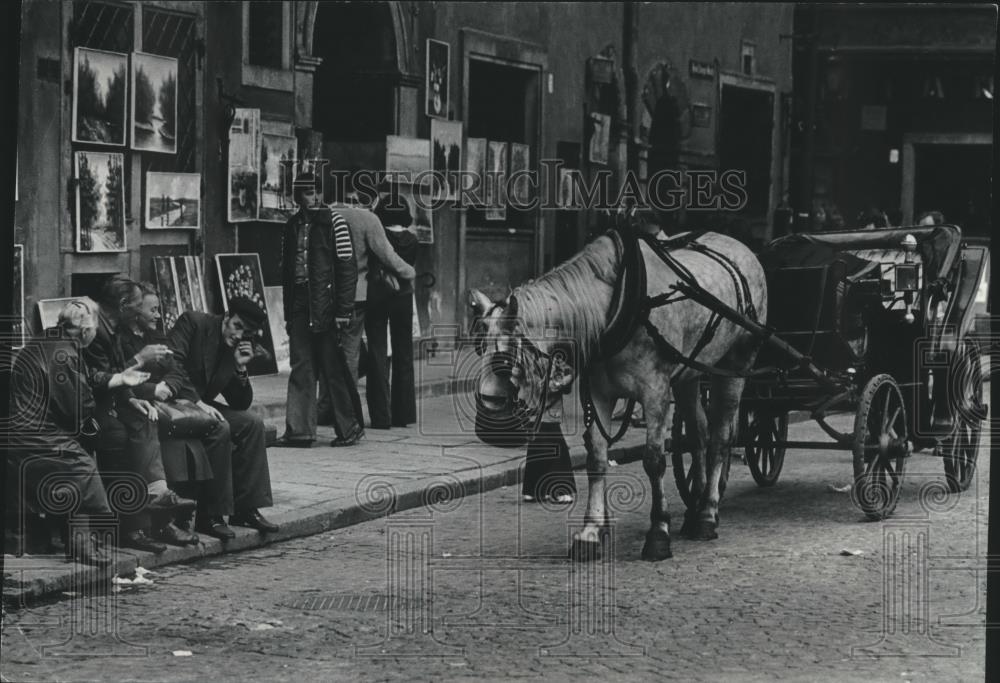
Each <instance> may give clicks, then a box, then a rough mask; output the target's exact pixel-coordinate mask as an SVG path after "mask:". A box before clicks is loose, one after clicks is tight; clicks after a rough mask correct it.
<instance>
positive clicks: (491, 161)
mask: <svg viewBox="0 0 1000 683" xmlns="http://www.w3.org/2000/svg"><path fill="white" fill-rule="evenodd" d="M484 182H485V183H486V192H485V194H486V211H485V218H486V220H488V221H502V220H506V219H507V203H506V196H505V190H504V184H505V183H506V182H507V143H506V142H497V141H495V140H490V141H489V143H488V144H487V146H486V178H485V179H484Z"/></svg>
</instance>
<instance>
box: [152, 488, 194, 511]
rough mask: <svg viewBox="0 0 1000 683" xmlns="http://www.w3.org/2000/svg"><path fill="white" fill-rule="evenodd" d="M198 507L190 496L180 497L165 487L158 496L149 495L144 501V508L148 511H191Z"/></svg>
mask: <svg viewBox="0 0 1000 683" xmlns="http://www.w3.org/2000/svg"><path fill="white" fill-rule="evenodd" d="M196 507H198V503H196V502H195V501H193V500H191V499H190V498H181V497H180V496H178V495H177V494H176V493H174V492H173V491H171V490H169V489H167V490H166V491H165V492H163V493H161V494H160V495H158V496H151V497H150V499H149V502H148V503H146V509H147V510H149V511H150V512H178V511H183V510H187V511H189V512H190V511H191V510H194V509H195V508H196Z"/></svg>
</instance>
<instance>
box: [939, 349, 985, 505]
mask: <svg viewBox="0 0 1000 683" xmlns="http://www.w3.org/2000/svg"><path fill="white" fill-rule="evenodd" d="M960 353H961V355H960V356H959V357H958V358H957V363H956V365H957V367H956V375H955V381H954V384H953V395H952V396H951V397H950V399H949V400H950V401H951V402H952V405H954V406H955V407H956V408H955V430H954V431H953V432H952V433H951V434H950V435H949V436H948V438H947V439H945V441H944V443H943V444H942V445H941V451H942V454H943V455H944V475H945V478H946V479H947V480H948V490H950V491H951V492H952V493H958V492H960V491H965V490H966V489H968V488H969V485H970V484H971V483H972V479H973V477H974V476H975V474H976V460H977V458H978V457H979V440H980V436H981V435H982V430H983V419H984V417H985V416H981V415H979V414H977V412H978V411H979V410H980V409H981V407H982V405H983V374H982V367H981V359H980V356H979V349H978V348H977V347H976V346H975V345H974V344H970V343H968V342H966V343H965V344H963V345H962V348H961V352H960Z"/></svg>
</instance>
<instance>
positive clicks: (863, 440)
mask: <svg viewBox="0 0 1000 683" xmlns="http://www.w3.org/2000/svg"><path fill="white" fill-rule="evenodd" d="M907 424H908V423H907V421H906V407H905V406H904V404H903V394H902V393H901V392H900V390H899V385H898V384H896V380H894V379H893V378H892V377H891V376H890V375H876V376H875V377H872V378H871V379H870V380H868V384H866V385H865V389H864V391H863V392H862V394H861V401H860V403H859V404H858V412H857V415H855V416H854V500H855V503H856V504H857V505H858V506H859V507H860V508H861V509H862V510H863V511H864V513H865V515H866V516H867V517H868V518H869V519H872V520H878V519H885V518H886V517H888V516H889V515H891V514H892V511H893V510H894V509H895V508H896V503H897V502H898V501H899V491H900V488H901V487H902V484H903V469H904V467H905V465H906V457H907V455H908V449H909V445H908V443H907Z"/></svg>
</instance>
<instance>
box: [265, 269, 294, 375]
mask: <svg viewBox="0 0 1000 683" xmlns="http://www.w3.org/2000/svg"><path fill="white" fill-rule="evenodd" d="M282 292H284V287H280V286H278V287H265V288H264V300H265V301H266V302H267V320H268V323H270V327H271V339H273V340H274V359H275V361H276V362H277V363H278V372H289V371H291V368H292V366H291V346H290V345H289V341H288V331H287V330H286V329H285V308H284V306H285V304H284V301H283V299H282Z"/></svg>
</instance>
